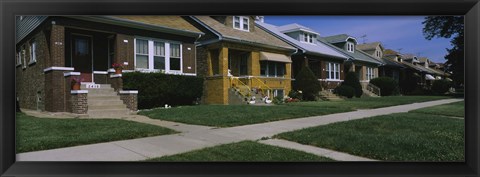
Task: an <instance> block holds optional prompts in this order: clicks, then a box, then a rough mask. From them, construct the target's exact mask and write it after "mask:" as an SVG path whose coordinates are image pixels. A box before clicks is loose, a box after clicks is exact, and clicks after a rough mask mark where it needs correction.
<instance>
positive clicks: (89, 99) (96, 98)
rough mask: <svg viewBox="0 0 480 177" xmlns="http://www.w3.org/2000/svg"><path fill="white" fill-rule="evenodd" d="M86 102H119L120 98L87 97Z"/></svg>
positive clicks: (107, 96)
mask: <svg viewBox="0 0 480 177" xmlns="http://www.w3.org/2000/svg"><path fill="white" fill-rule="evenodd" d="M87 99H88V102H90V101H114V100H120V96H109V95H106V96H102V95H87Z"/></svg>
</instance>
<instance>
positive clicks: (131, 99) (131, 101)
mask: <svg viewBox="0 0 480 177" xmlns="http://www.w3.org/2000/svg"><path fill="white" fill-rule="evenodd" d="M137 95H138V94H136V93H120V99H121V100H122V101H123V104H125V105H127V108H128V109H130V110H132V111H137V110H138V96H137Z"/></svg>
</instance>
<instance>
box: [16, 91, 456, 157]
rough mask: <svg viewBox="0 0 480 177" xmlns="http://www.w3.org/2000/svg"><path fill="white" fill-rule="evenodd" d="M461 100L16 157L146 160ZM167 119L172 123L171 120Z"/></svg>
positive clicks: (197, 129) (199, 130)
mask: <svg viewBox="0 0 480 177" xmlns="http://www.w3.org/2000/svg"><path fill="white" fill-rule="evenodd" d="M461 100H462V99H444V100H437V101H429V102H423V103H413V104H407V105H400V106H391V107H386V108H378V109H370V110H358V111H352V112H345V113H337V114H329V115H324V116H312V117H305V118H298V119H289V120H281V121H275V122H267V123H260V124H253V125H244V126H238V127H230V128H219V129H211V128H210V127H201V126H194V125H191V126H192V127H195V128H194V131H192V130H186V132H185V131H184V132H183V133H180V134H173V135H164V136H156V137H147V138H139V139H133V140H123V141H114V142H107V143H99V144H92V145H84V146H76V147H68V148H60V149H52V150H45V151H37V152H27V153H21V154H17V161H136V160H145V159H148V158H153V157H161V156H166V155H173V154H179V153H184V152H188V151H192V150H197V149H201V148H205V147H212V146H217V145H220V144H226V143H234V142H239V141H243V140H259V139H261V138H265V137H271V136H273V135H276V134H279V133H283V132H288V131H294V130H299V129H302V128H308V127H314V126H319V125H326V124H330V123H335V122H342V121H349V120H355V119H362V118H368V117H372V116H379V115H387V114H392V113H400V112H408V111H410V110H414V109H420V108H424V107H430V106H436V105H441V104H448V103H452V102H457V101H461ZM137 121H139V122H143V120H141V119H138V120H137ZM144 121H147V122H148V121H150V120H146V119H145V120H144ZM147 122H145V123H147ZM150 123H152V122H150ZM165 123H168V124H170V123H171V122H165ZM174 125H180V124H177V123H175V124H171V125H170V126H169V127H168V128H170V127H176V126H174ZM182 125H184V126H183V127H182V129H184V128H185V129H188V126H189V125H186V124H182ZM162 126H163V125H162ZM340 155H345V154H340ZM358 160H361V159H358Z"/></svg>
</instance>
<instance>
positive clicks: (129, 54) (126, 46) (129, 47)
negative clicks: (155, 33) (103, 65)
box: [113, 34, 135, 70]
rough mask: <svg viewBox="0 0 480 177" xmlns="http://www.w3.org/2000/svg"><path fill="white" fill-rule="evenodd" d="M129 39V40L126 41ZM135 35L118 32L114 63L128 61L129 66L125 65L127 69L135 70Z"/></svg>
mask: <svg viewBox="0 0 480 177" xmlns="http://www.w3.org/2000/svg"><path fill="white" fill-rule="evenodd" d="M124 40H127V42H124ZM134 42H135V41H134V38H133V36H129V35H124V34H117V37H116V41H115V54H114V57H113V58H114V59H113V63H121V64H123V62H128V66H125V69H126V70H133V69H134V67H135V59H134V55H135V53H134V52H135V46H134Z"/></svg>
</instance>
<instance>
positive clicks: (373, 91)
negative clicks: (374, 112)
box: [367, 83, 380, 96]
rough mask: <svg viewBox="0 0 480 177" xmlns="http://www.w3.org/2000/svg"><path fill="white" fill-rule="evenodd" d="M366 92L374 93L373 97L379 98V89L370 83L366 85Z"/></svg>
mask: <svg viewBox="0 0 480 177" xmlns="http://www.w3.org/2000/svg"><path fill="white" fill-rule="evenodd" d="M367 90H368V91H370V92H372V93H374V94H375V95H378V96H380V88H378V87H377V86H375V85H373V84H371V83H368V85H367Z"/></svg>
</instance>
